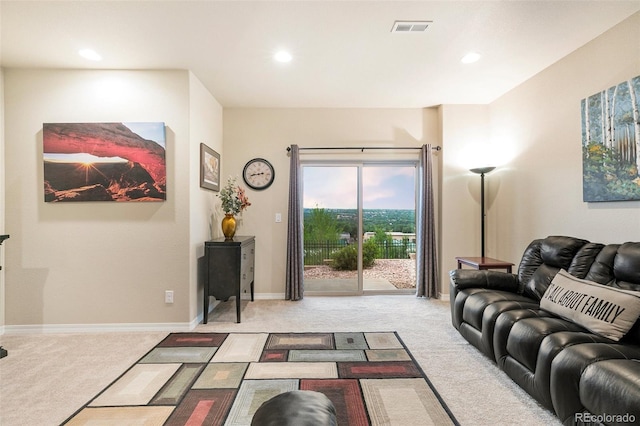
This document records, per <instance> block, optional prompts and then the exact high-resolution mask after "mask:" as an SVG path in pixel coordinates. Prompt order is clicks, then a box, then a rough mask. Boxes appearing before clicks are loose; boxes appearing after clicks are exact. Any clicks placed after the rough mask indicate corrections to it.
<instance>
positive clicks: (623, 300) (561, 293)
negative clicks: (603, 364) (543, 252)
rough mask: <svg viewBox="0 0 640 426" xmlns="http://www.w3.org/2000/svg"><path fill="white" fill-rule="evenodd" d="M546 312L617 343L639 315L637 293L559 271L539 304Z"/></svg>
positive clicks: (639, 307)
mask: <svg viewBox="0 0 640 426" xmlns="http://www.w3.org/2000/svg"><path fill="white" fill-rule="evenodd" d="M540 307H541V308H542V309H544V310H545V311H548V312H551V313H553V314H556V315H558V316H559V317H562V318H564V319H566V320H569V321H572V322H574V323H576V324H578V325H580V326H582V327H584V328H586V329H587V330H589V331H591V332H593V333H596V334H599V335H601V336H604V337H608V338H609V339H612V340H616V341H618V340H620V339H622V337H623V336H624V335H625V334H627V332H628V331H629V330H630V329H631V327H633V324H635V322H636V321H637V320H638V316H639V315H640V292H637V291H629V290H621V289H618V288H614V287H608V286H605V285H602V284H597V283H594V282H592V281H587V280H581V279H579V278H576V277H574V276H573V275H571V274H569V273H568V272H567V271H565V270H563V269H561V270H560V271H559V272H558V273H557V274H556V276H555V277H554V278H553V280H552V281H551V284H550V285H549V288H547V291H545V293H544V295H543V296H542V299H541V300H540Z"/></svg>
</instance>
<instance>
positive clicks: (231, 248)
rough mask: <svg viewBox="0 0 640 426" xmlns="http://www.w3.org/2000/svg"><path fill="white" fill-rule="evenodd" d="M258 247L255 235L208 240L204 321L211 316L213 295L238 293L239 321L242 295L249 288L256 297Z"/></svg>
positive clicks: (223, 297)
mask: <svg viewBox="0 0 640 426" xmlns="http://www.w3.org/2000/svg"><path fill="white" fill-rule="evenodd" d="M255 250H256V239H255V237H254V236H245V237H238V236H236V237H234V238H233V239H232V240H225V239H224V238H218V239H215V240H210V241H205V243H204V256H205V263H206V268H207V271H206V282H205V284H204V319H203V321H202V322H203V324H206V323H207V320H208V318H209V297H210V296H213V297H215V298H216V299H218V300H222V301H226V300H228V299H229V298H230V297H234V296H235V298H236V322H240V299H241V297H242V295H243V294H247V293H248V292H249V291H250V292H251V300H252V301H253V279H254V266H255Z"/></svg>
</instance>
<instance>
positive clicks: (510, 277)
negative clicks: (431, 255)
mask: <svg viewBox="0 0 640 426" xmlns="http://www.w3.org/2000/svg"><path fill="white" fill-rule="evenodd" d="M449 280H450V281H451V287H452V289H455V290H456V292H457V291H460V290H464V289H466V288H486V289H490V290H504V291H510V292H512V293H519V283H518V276H517V275H515V274H509V273H507V272H500V271H488V270H480V271H479V270H476V269H454V270H452V271H450V272H449Z"/></svg>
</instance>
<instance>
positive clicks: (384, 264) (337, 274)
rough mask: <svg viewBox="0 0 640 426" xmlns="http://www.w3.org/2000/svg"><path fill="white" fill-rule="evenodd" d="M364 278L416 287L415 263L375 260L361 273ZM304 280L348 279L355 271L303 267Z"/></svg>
mask: <svg viewBox="0 0 640 426" xmlns="http://www.w3.org/2000/svg"><path fill="white" fill-rule="evenodd" d="M363 275H364V278H384V279H386V280H387V281H389V282H390V283H391V284H393V285H394V286H395V287H396V288H399V289H400V288H415V287H416V261H415V260H412V259H376V261H375V262H374V264H373V266H372V267H371V268H366V269H365V270H364V272H363ZM304 277H305V279H314V278H315V279H331V278H335V279H348V278H354V277H356V271H335V270H334V269H333V268H331V267H330V266H327V265H321V266H305V269H304Z"/></svg>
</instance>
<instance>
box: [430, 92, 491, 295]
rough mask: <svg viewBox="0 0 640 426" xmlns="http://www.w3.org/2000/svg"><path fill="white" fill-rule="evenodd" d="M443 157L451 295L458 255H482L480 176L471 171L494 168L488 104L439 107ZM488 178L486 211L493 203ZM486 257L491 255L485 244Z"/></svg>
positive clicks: (443, 258) (445, 255)
mask: <svg viewBox="0 0 640 426" xmlns="http://www.w3.org/2000/svg"><path fill="white" fill-rule="evenodd" d="M439 119H440V127H441V134H442V135H441V137H442V145H443V147H444V149H443V150H442V158H443V167H442V170H443V177H442V190H441V196H442V221H441V232H442V249H441V250H440V253H439V254H440V265H441V271H442V273H441V292H442V293H445V294H447V293H449V274H448V272H449V271H450V270H451V269H455V268H456V266H457V265H456V261H455V257H456V256H480V254H481V247H480V246H481V244H480V242H481V237H480V215H481V209H480V176H479V175H477V174H474V173H471V172H470V171H469V169H470V168H474V167H483V166H487V165H495V163H493V159H491V158H486V154H487V150H488V149H489V148H488V143H489V135H490V129H489V107H488V106H487V105H442V106H440V108H439ZM492 177H493V175H492V174H491V175H486V181H485V192H486V193H485V203H486V206H485V208H486V211H488V210H489V206H490V205H491V203H492V202H493V193H490V192H489V191H488V188H489V185H488V181H489V179H490V178H492ZM486 247H487V251H486V253H485V255H486V256H492V255H493V253H492V251H491V250H489V245H488V244H487V245H486Z"/></svg>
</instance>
